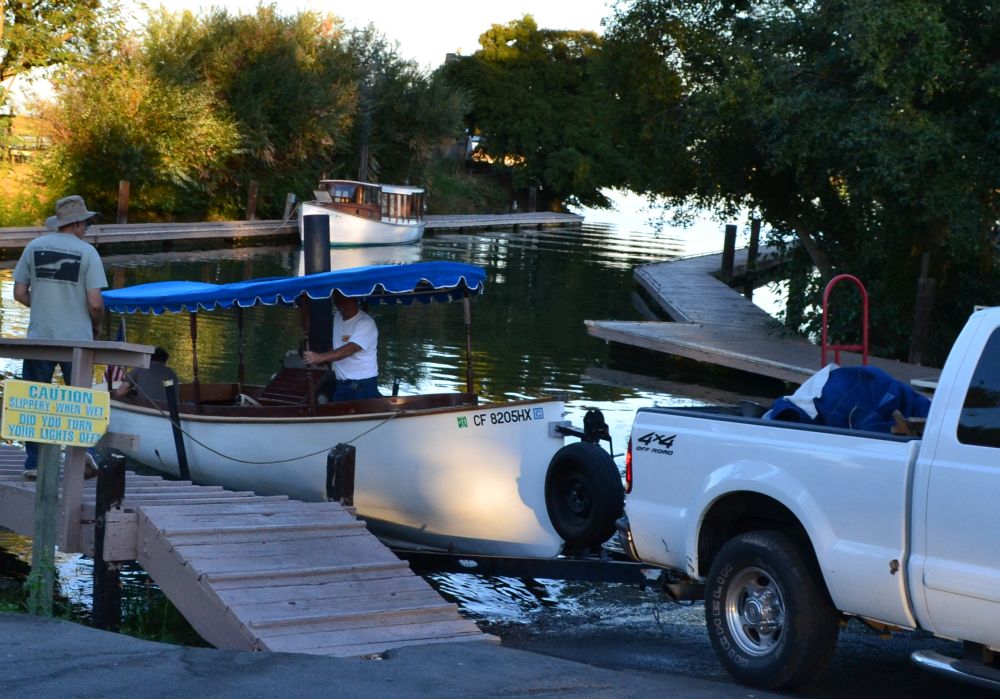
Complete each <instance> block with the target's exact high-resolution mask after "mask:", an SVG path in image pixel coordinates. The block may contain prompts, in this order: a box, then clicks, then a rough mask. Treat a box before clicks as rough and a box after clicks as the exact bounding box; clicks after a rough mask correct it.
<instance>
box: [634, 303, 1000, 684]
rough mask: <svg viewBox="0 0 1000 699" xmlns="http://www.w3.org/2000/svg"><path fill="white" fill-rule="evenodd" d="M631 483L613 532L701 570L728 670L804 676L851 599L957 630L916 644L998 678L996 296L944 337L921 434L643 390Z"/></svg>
mask: <svg viewBox="0 0 1000 699" xmlns="http://www.w3.org/2000/svg"><path fill="white" fill-rule="evenodd" d="M626 492H628V495H627V497H626V506H625V517H624V518H622V520H621V521H620V522H619V535H620V539H621V540H622V543H623V545H624V546H625V547H626V549H627V550H628V551H629V552H630V554H631V555H632V557H633V558H635V559H636V560H640V561H642V562H645V563H652V564H656V565H660V566H663V567H665V568H668V569H670V570H671V571H674V572H676V574H677V576H678V578H679V580H680V581H681V585H679V586H676V587H675V588H674V589H675V590H677V589H680V590H686V591H688V592H689V593H690V594H689V596H690V597H694V596H696V595H700V593H701V591H702V587H703V592H704V599H705V618H706V621H707V626H708V632H709V635H710V636H711V640H712V644H713V646H714V648H715V651H716V653H717V654H718V656H719V658H720V660H721V662H722V664H723V665H724V666H725V668H726V669H727V671H728V672H729V673H730V674H732V675H733V676H734V677H735V678H736V679H737V680H738V681H740V682H742V683H745V684H749V685H753V686H757V687H762V688H772V689H774V688H781V687H790V686H794V685H797V684H802V683H804V682H806V681H808V680H810V679H812V678H814V677H815V676H817V675H818V674H819V673H820V672H822V670H823V669H824V668H825V666H826V663H827V661H828V660H829V658H830V656H831V654H832V652H833V648H834V645H835V643H836V639H837V633H838V629H839V621H840V620H841V619H842V618H844V617H847V616H854V617H859V618H861V619H863V620H867V621H873V622H877V623H879V624H882V625H888V626H889V627H894V628H902V629H924V630H927V631H930V632H932V633H933V634H935V635H938V636H941V637H945V638H951V639H957V640H961V641H965V649H966V652H965V658H964V659H961V660H957V659H952V658H947V657H944V656H942V655H940V654H936V653H930V652H920V653H914V660H915V661H916V662H917V663H918V664H921V665H923V666H925V667H928V668H930V669H932V670H936V671H939V672H944V673H947V674H958V675H961V676H962V677H963V678H964V679H967V680H971V681H973V682H976V683H978V684H983V685H986V686H991V687H1000V308H992V309H987V310H984V311H979V312H977V313H975V314H974V315H973V316H972V317H971V318H970V319H969V322H968V323H967V325H966V327H965V329H964V330H963V331H962V333H961V335H960V336H959V338H958V340H957V341H956V342H955V345H954V347H953V348H952V350H951V354H950V356H949V357H948V360H947V363H946V364H945V367H944V370H943V372H942V374H941V377H940V380H939V382H938V386H937V390H936V392H935V395H934V397H933V400H932V402H931V405H930V412H929V414H928V416H927V418H926V423H925V425H924V429H923V435H922V437H917V436H905V435H904V436H898V435H894V434H888V433H885V434H883V433H877V432H859V431H852V430H848V429H838V428H828V427H816V426H807V425H802V424H798V423H792V422H789V423H781V422H776V421H765V420H761V419H758V418H747V417H741V416H739V415H736V414H722V413H721V412H710V411H706V410H698V409H667V408H646V409H641V410H639V411H638V414H637V416H636V419H635V424H634V425H633V428H632V433H631V440H630V444H629V453H628V456H627V460H626ZM692 591H697V592H692Z"/></svg>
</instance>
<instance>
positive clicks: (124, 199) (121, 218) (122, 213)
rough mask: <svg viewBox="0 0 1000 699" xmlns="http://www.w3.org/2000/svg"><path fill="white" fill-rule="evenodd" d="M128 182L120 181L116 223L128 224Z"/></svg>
mask: <svg viewBox="0 0 1000 699" xmlns="http://www.w3.org/2000/svg"><path fill="white" fill-rule="evenodd" d="M128 190H129V182H128V180H118V217H117V218H116V219H115V223H128Z"/></svg>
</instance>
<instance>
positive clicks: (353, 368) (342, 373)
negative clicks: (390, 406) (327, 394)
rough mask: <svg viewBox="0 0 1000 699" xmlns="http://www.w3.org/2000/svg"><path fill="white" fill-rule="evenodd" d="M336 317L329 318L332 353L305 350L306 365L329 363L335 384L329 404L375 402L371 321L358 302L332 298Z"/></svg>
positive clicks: (375, 352)
mask: <svg viewBox="0 0 1000 699" xmlns="http://www.w3.org/2000/svg"><path fill="white" fill-rule="evenodd" d="M333 303H334V305H335V306H336V307H337V313H336V314H335V315H334V316H333V342H332V343H331V344H332V346H333V349H332V350H330V351H329V352H311V351H309V350H306V351H305V352H303V354H302V358H303V359H304V360H305V362H306V364H313V365H315V364H326V363H329V362H332V363H333V372H334V376H335V377H336V379H337V381H336V384H335V386H334V389H333V394H332V396H331V400H334V401H342V400H359V399H361V398H379V397H380V396H381V394H380V393H379V392H378V328H376V327H375V321H374V320H372V317H371V316H370V315H368V314H367V313H365V312H364V311H362V310H361V308H360V306H359V304H358V299H356V298H353V297H349V296H344V295H343V294H341V293H340V292H339V291H335V292H334V294H333Z"/></svg>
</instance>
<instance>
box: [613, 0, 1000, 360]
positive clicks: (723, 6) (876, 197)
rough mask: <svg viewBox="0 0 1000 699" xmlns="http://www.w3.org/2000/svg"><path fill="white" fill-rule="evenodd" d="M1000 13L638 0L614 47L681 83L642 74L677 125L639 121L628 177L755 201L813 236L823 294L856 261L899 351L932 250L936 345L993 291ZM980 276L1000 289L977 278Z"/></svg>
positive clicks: (890, 345)
mask: <svg viewBox="0 0 1000 699" xmlns="http://www.w3.org/2000/svg"><path fill="white" fill-rule="evenodd" d="M998 29H1000V9H994V8H993V7H992V5H990V4H985V5H984V4H983V3H977V2H973V1H971V0H969V1H964V0H961V1H958V2H953V3H938V2H933V1H931V0H869V1H868V2H864V3H858V2H851V1H850V0H828V1H821V2H815V0H757V1H752V0H740V1H732V0H714V1H711V2H697V3H689V2H680V1H676V2H675V1H673V0H636V1H634V2H629V3H627V4H625V5H624V6H623V7H621V8H620V9H619V11H618V13H617V14H616V16H615V18H614V19H613V21H612V22H611V27H610V31H609V32H608V36H607V39H606V40H607V43H608V44H609V45H610V46H611V47H613V48H612V49H610V50H611V51H613V52H614V53H615V54H616V55H618V56H620V57H624V58H626V59H628V60H630V61H631V62H632V64H633V65H634V64H636V63H638V62H641V60H642V59H643V58H644V57H645V58H653V59H655V61H656V68H650V69H649V70H651V71H653V72H654V74H655V75H660V76H665V75H669V74H670V73H671V72H672V73H674V74H675V75H676V76H677V77H676V81H677V84H679V85H680V86H681V94H680V95H679V101H678V99H677V98H676V97H675V96H671V95H670V94H669V91H667V92H666V93H665V94H664V95H663V96H661V97H656V98H655V102H654V103H652V104H646V105H643V104H641V100H643V99H644V98H645V97H644V96H643V95H642V94H639V93H640V92H641V86H637V87H632V88H630V89H629V93H630V96H629V97H627V98H626V100H625V102H626V104H638V105H639V106H638V112H639V113H645V114H647V120H648V119H649V115H659V116H660V117H662V116H663V115H669V127H670V128H669V135H666V136H665V135H664V133H663V130H662V127H666V126H668V124H664V123H663V121H664V120H662V119H661V121H660V122H659V124H660V125H661V128H660V129H652V130H643V129H640V130H639V131H637V132H635V135H636V138H635V140H634V141H632V142H631V143H630V147H629V151H630V156H631V159H632V160H633V161H634V162H636V163H639V162H642V163H643V166H641V167H639V168H637V169H636V170H635V172H634V173H633V176H632V177H631V178H630V180H629V184H630V185H632V186H633V187H636V188H638V189H641V190H645V191H651V192H656V193H663V194H667V195H670V196H672V197H673V198H674V199H675V200H684V201H686V202H692V201H693V202H695V203H696V204H697V205H701V206H709V207H713V208H716V209H720V210H728V211H730V212H732V211H736V210H739V209H744V208H746V209H750V210H753V211H756V212H758V213H759V214H760V215H761V216H762V217H763V218H764V220H765V221H766V222H767V223H769V224H770V225H771V226H773V227H774V229H775V231H776V232H777V233H778V234H779V235H781V236H783V237H787V236H791V237H793V239H795V240H796V241H798V242H799V243H800V244H801V246H802V249H804V250H805V251H806V252H807V253H808V259H809V263H810V264H809V265H808V266H806V267H803V268H801V269H799V271H798V272H797V274H798V275H799V276H800V277H802V278H811V279H813V283H812V296H811V298H812V299H814V300H815V299H816V298H817V296H818V294H819V293H820V290H821V288H822V286H823V284H825V282H826V280H827V279H829V278H830V276H831V275H832V274H834V273H836V272H851V273H854V274H856V275H857V276H859V277H860V278H861V279H862V280H863V281H864V283H865V284H866V285H867V286H868V288H869V291H870V293H871V295H872V298H873V323H872V325H873V328H872V332H873V341H874V342H875V344H876V346H877V349H878V350H879V351H880V352H883V353H887V354H894V355H897V356H905V352H906V349H907V345H908V342H909V336H910V332H911V329H912V325H913V317H914V315H913V314H914V296H915V290H916V277H917V274H918V272H919V268H920V262H921V258H922V256H923V254H924V253H928V254H930V260H931V274H932V276H933V277H935V278H936V279H937V282H938V287H937V297H936V298H937V301H936V305H935V316H934V320H935V322H934V323H933V324H932V327H933V328H935V340H936V347H937V356H938V357H939V356H940V352H941V349H942V348H943V347H944V346H945V345H946V344H947V342H948V339H949V338H951V337H954V332H955V328H956V325H960V324H961V322H962V321H963V319H964V318H965V317H966V316H967V315H968V312H969V311H970V310H971V305H972V303H985V302H990V301H991V300H996V292H994V291H992V289H996V288H997V287H996V283H995V282H996V279H995V272H993V270H992V266H991V263H992V260H993V258H994V256H995V251H994V250H993V248H992V247H991V245H989V244H988V243H987V241H988V235H987V233H988V231H989V228H990V227H991V225H992V222H993V221H995V220H996V218H997V214H998V211H997V209H998V204H1000V202H998V199H997V193H998V192H1000V188H998V181H997V180H998V173H1000V168H998V165H1000V162H998V159H1000V150H998V148H997V145H998V137H1000V121H998V115H1000V109H998V107H1000V105H998V103H997V96H998V91H997V88H996V85H997V84H1000V83H998V82H997V77H998V76H997V71H998V64H997V55H998V50H997V47H996V45H995V41H994V40H993V38H992V37H995V36H996V32H997V30H998ZM639 123H640V124H641V123H642V122H639ZM647 123H653V124H657V122H656V120H655V118H654V119H653V120H652V121H651V122H649V121H647ZM654 149H655V150H654ZM650 152H655V153H656V154H657V157H656V158H655V159H654V158H649V157H648V154H649V153H650ZM644 156H645V157H644ZM811 267H815V268H816V269H818V270H819V272H820V275H819V277H818V278H814V277H809V274H810V272H809V269H810V268H811ZM970 277H971V278H975V279H978V281H979V284H978V286H980V288H982V287H983V286H985V285H986V284H988V283H989V284H990V286H989V289H990V291H986V290H985V289H983V290H982V291H980V292H979V293H978V294H977V295H969V294H968V293H966V292H967V291H968V289H969V286H970V284H969V283H968V279H969V278H970ZM960 291H961V292H962V293H957V292H960Z"/></svg>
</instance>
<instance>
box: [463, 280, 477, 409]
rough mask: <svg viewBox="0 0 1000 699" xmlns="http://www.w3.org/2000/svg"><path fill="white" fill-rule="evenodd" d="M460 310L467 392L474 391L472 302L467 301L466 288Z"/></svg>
mask: <svg viewBox="0 0 1000 699" xmlns="http://www.w3.org/2000/svg"><path fill="white" fill-rule="evenodd" d="M462 311H463V315H464V316H465V390H466V392H468V393H474V391H473V383H472V304H471V303H469V292H468V290H466V292H465V296H464V297H463V298H462Z"/></svg>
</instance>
